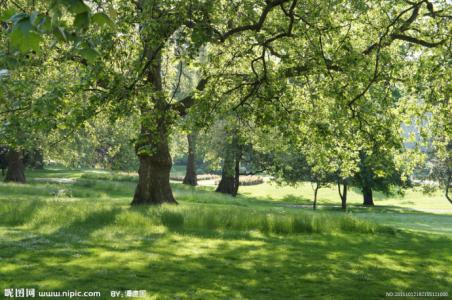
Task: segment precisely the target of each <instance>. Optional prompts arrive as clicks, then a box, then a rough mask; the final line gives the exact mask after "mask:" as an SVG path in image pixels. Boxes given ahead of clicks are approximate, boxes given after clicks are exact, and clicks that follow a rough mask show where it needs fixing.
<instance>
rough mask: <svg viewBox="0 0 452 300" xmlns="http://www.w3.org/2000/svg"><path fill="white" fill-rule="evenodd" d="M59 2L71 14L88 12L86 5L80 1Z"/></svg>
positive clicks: (66, 0) (63, 0)
mask: <svg viewBox="0 0 452 300" xmlns="http://www.w3.org/2000/svg"><path fill="white" fill-rule="evenodd" d="M61 2H62V3H63V4H64V5H65V6H66V7H67V8H68V10H69V11H70V12H71V13H73V14H76V15H78V14H82V13H86V12H89V11H90V8H89V7H88V5H86V4H85V3H84V2H83V1H82V0H62V1H61Z"/></svg>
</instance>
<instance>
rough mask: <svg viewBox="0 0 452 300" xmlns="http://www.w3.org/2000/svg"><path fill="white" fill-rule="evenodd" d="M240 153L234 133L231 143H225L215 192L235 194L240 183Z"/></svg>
mask: <svg viewBox="0 0 452 300" xmlns="http://www.w3.org/2000/svg"><path fill="white" fill-rule="evenodd" d="M241 157H242V153H241V150H240V146H239V144H238V137H237V135H236V134H234V136H233V139H232V143H231V145H227V146H226V149H225V156H224V161H223V170H222V173H221V180H220V183H219V184H218V187H217V189H216V192H219V193H224V194H229V195H232V196H234V197H235V196H237V193H238V190H239V185H240V183H239V182H240V160H241Z"/></svg>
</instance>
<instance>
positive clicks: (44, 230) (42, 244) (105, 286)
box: [0, 170, 452, 299]
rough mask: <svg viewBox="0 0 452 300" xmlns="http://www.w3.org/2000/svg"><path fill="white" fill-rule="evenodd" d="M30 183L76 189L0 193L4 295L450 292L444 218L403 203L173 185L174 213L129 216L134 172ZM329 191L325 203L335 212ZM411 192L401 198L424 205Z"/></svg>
mask: <svg viewBox="0 0 452 300" xmlns="http://www.w3.org/2000/svg"><path fill="white" fill-rule="evenodd" d="M28 177H29V178H59V177H67V178H74V179H76V181H75V182H72V183H66V184H59V183H55V182H51V183H45V182H33V181H31V183H29V184H26V185H15V184H3V183H1V184H0V270H1V271H0V291H2V290H3V289H5V288H21V287H22V288H27V287H28V288H31V287H33V288H36V289H37V290H40V291H64V290H78V291H101V292H102V295H103V296H102V297H101V299H110V297H109V295H110V291H113V290H118V291H119V290H121V291H125V290H146V291H147V297H145V298H146V299H177V298H179V299H231V298H232V299H304V298H309V299H310V298H314V299H325V298H326V299H332V298H334V299H378V298H384V296H385V292H391V291H392V292H396V291H447V292H449V293H450V292H451V291H450V286H452V279H451V278H452V272H451V270H450V268H449V266H450V265H452V251H451V250H452V243H451V242H452V230H451V226H452V225H451V223H452V222H450V221H451V216H450V215H448V214H445V213H441V214H439V213H435V214H434V213H428V212H421V211H414V210H407V207H405V206H404V205H403V204H402V203H404V202H405V201H407V200H406V198H396V199H388V198H387V199H377V203H379V202H380V201H382V202H384V201H389V202H390V203H391V205H385V206H383V207H376V208H373V209H365V210H363V209H359V208H358V207H354V208H352V209H351V211H350V212H349V213H347V214H344V213H342V212H339V211H337V209H335V208H334V207H330V206H327V207H324V208H323V209H322V210H321V211H318V212H312V211H310V210H309V209H305V208H300V207H294V204H304V203H308V202H307V201H306V199H308V198H309V197H310V194H307V193H305V192H306V191H307V189H306V190H305V189H303V188H299V189H295V188H290V187H282V188H278V187H276V186H273V185H270V184H265V185H260V186H249V187H243V191H242V195H240V196H239V197H237V198H231V197H227V196H224V195H221V194H217V193H213V192H212V191H211V188H209V187H198V188H196V189H194V188H191V187H187V186H183V185H181V184H174V185H173V187H174V192H175V196H176V198H177V199H178V201H179V202H180V205H178V206H161V207H150V208H149V207H138V208H131V207H130V206H129V205H128V204H129V202H130V200H131V199H130V198H131V194H132V192H133V188H134V185H135V183H134V181H135V178H134V176H133V174H122V173H109V172H93V171H80V170H76V171H70V170H61V171H59V170H54V171H40V172H33V173H31V174H29V176H28ZM258 187H260V189H258ZM325 192H327V191H326V190H325ZM332 192H333V191H331V202H330V204H329V205H332V204H336V203H337V200H336V201H335V202H333V195H332ZM413 193H414V194H412V195H411V194H407V196H406V197H412V198H413V199H412V200H413V201H414V200H416V197H418V198H420V197H422V194H419V193H418V194H415V193H416V192H413ZM287 195H292V196H293V197H292V198H291V199H292V201H287V199H288V198H287V197H288V196H287ZM415 195H417V196H415ZM434 197H435V196H432V199H436V198H434ZM329 199H330V198H329V195H328V194H327V193H325V194H324V195H323V196H322V195H321V197H320V200H321V201H323V203H327V204H328V203H329ZM397 199H399V200H398V202H397ZM303 201H306V202H303ZM409 201H411V200H409ZM419 201H426V200H419ZM385 204H386V203H385ZM397 204H400V205H397ZM422 205H424V204H422ZM414 206H415V207H416V208H417V209H418V210H419V209H420V208H422V207H419V206H416V205H414ZM443 209H446V207H444V208H443ZM422 224H424V225H425V226H428V228H424V227H425V226H423V225H422ZM388 225H389V226H388Z"/></svg>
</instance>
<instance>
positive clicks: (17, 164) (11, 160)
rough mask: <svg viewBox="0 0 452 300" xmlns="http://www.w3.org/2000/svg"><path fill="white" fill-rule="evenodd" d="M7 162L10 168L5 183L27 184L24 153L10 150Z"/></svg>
mask: <svg viewBox="0 0 452 300" xmlns="http://www.w3.org/2000/svg"><path fill="white" fill-rule="evenodd" d="M7 160H8V168H7V170H6V176H5V182H17V183H25V165H24V161H23V153H22V151H16V150H10V151H9V152H8V158H7Z"/></svg>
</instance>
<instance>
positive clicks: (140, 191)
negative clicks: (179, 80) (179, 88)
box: [132, 49, 177, 205]
mask: <svg viewBox="0 0 452 300" xmlns="http://www.w3.org/2000/svg"><path fill="white" fill-rule="evenodd" d="M154 53H155V52H154V51H153V50H152V49H150V50H149V53H147V56H148V59H149V60H151V62H152V64H151V65H150V66H149V68H148V70H147V73H146V76H147V81H148V82H149V83H151V84H152V90H153V92H154V93H153V96H152V98H151V100H152V105H151V106H146V105H143V106H142V107H141V135H140V138H139V140H138V142H137V145H136V152H137V155H138V157H139V160H140V167H139V170H138V185H137V187H136V190H135V195H134V197H133V201H132V205H141V204H163V203H173V204H176V203H177V202H176V200H175V199H174V197H173V192H172V190H171V185H170V181H169V180H170V179H169V178H170V171H171V166H172V161H171V155H170V152H169V145H168V135H169V127H170V126H171V124H172V123H171V121H172V119H171V118H172V117H171V109H170V106H168V103H167V102H166V100H165V99H164V97H163V96H162V94H163V93H162V90H163V88H162V77H161V76H162V75H161V55H160V54H159V55H154ZM157 53H159V52H158V51H157Z"/></svg>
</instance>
